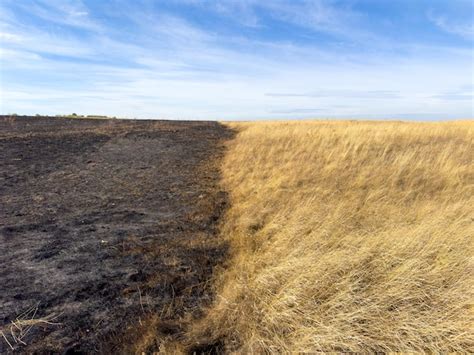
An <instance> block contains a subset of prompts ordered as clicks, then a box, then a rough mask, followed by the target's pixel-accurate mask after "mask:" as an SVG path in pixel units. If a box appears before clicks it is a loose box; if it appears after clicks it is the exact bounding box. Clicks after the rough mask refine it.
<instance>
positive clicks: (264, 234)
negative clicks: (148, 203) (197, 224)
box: [188, 121, 474, 353]
mask: <svg viewBox="0 0 474 355" xmlns="http://www.w3.org/2000/svg"><path fill="white" fill-rule="evenodd" d="M231 126H232V128H234V129H236V130H238V131H239V133H238V135H237V137H236V139H234V140H233V141H232V142H231V143H230V145H229V151H228V154H227V157H226V158H225V162H224V166H223V174H224V177H223V183H224V186H225V188H226V189H227V190H228V191H230V198H231V207H230V210H229V211H228V213H227V215H226V218H225V221H224V223H223V226H222V235H223V236H224V237H225V238H227V239H228V240H229V241H230V243H231V250H232V253H233V255H232V258H231V260H230V262H229V265H228V268H227V269H226V271H225V272H223V273H222V274H221V275H220V277H219V278H218V280H217V294H218V296H217V301H216V303H215V304H214V306H213V307H212V308H211V309H209V310H208V311H207V315H206V317H205V318H204V319H203V320H202V321H201V322H199V323H197V324H196V325H195V326H194V327H193V328H192V329H191V332H190V334H188V335H189V339H190V340H189V343H190V344H191V343H192V344H194V345H196V344H197V343H199V342H200V343H203V342H205V343H208V344H214V345H216V344H219V345H220V346H223V347H225V349H226V350H227V351H237V352H242V353H248V352H255V353H263V352H270V353H271V352H287V351H291V352H316V351H324V352H326V351H356V352H363V351H435V352H439V351H466V352H473V351H474V333H473V332H474V329H473V324H474V308H473V300H474V297H473V296H474V294H473V292H474V282H473V263H472V261H473V251H474V243H473V237H474V236H473V234H474V233H473V232H474V228H473V218H474V213H473V212H474V210H473V206H474V198H473V182H474V171H473V165H472V164H473V151H474V150H473V138H474V134H473V133H474V124H473V122H452V123H401V122H386V123H376V122H347V121H346V122H292V123H289V122H285V123H240V124H237V123H235V124H231ZM221 349H222V348H221Z"/></svg>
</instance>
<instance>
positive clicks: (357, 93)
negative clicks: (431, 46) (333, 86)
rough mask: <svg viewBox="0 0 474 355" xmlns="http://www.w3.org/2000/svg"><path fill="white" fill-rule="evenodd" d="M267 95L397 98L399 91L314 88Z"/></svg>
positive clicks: (267, 94)
mask: <svg viewBox="0 0 474 355" xmlns="http://www.w3.org/2000/svg"><path fill="white" fill-rule="evenodd" d="M265 96H269V97H276V98H278V97H314V98H318V97H336V98H358V99H398V98H400V93H399V92H397V91H390V90H369V91H361V90H316V91H312V92H311V93H266V94H265Z"/></svg>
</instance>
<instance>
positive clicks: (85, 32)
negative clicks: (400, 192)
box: [0, 0, 474, 120]
mask: <svg viewBox="0 0 474 355" xmlns="http://www.w3.org/2000/svg"><path fill="white" fill-rule="evenodd" d="M473 6H474V2H473V1H472V0H201V1H199V0H155V1H152V0H82V1H81V0H0V113H1V114H8V113H17V114H51V115H54V114H70V113H73V112H74V113H78V114H86V115H87V114H99V115H109V116H117V117H128V118H165V119H211V120H214V119H217V120H252V119H306V118H355V119H358V118H366V119H414V120H447V119H459V118H464V119H465V118H472V117H474V99H473V92H474V49H473V45H474V18H473V17H474V14H473V13H474V8H473Z"/></svg>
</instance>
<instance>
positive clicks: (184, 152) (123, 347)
mask: <svg viewBox="0 0 474 355" xmlns="http://www.w3.org/2000/svg"><path fill="white" fill-rule="evenodd" d="M231 137H232V132H231V131H229V130H228V129H226V128H225V127H223V126H222V125H220V124H219V123H216V122H184V121H183V122H176V121H131V120H130V121H128V120H86V119H67V118H48V117H39V118H38V117H0V249H1V250H0V288H1V292H0V329H1V331H2V332H3V334H0V353H5V352H9V351H12V349H11V348H12V347H13V349H14V350H15V351H20V352H25V353H50V352H54V353H56V352H59V353H91V352H100V353H117V352H132V351H145V352H151V351H155V350H157V349H158V348H159V345H160V339H163V337H173V336H175V337H179V335H180V332H182V331H183V329H182V321H181V320H182V319H183V317H188V318H189V317H191V318H192V317H194V318H195V317H199V315H200V309H201V307H202V306H205V305H206V304H208V303H209V302H210V301H211V299H212V293H211V291H210V285H209V280H210V277H211V276H212V272H213V269H214V268H215V267H216V266H217V265H219V264H220V263H221V262H222V261H223V260H224V258H225V255H226V250H227V248H226V245H225V244H224V243H223V242H221V241H220V240H219V239H218V237H217V223H218V221H219V217H220V216H221V215H222V213H223V212H224V210H225V208H226V203H227V200H226V194H225V192H223V191H221V189H220V187H219V179H220V176H219V160H220V159H221V157H222V155H223V152H224V142H225V141H226V140H227V139H230V138H231Z"/></svg>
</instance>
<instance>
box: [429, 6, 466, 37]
mask: <svg viewBox="0 0 474 355" xmlns="http://www.w3.org/2000/svg"><path fill="white" fill-rule="evenodd" d="M473 11H474V6H473V8H472V9H471V18H470V21H469V22H467V21H466V22H464V23H459V22H458V21H453V20H452V19H448V18H446V17H445V16H444V15H441V14H436V13H434V11H429V12H428V15H427V16H428V18H429V20H430V21H431V22H432V23H433V24H435V25H436V26H437V27H438V28H440V29H441V30H443V31H445V32H447V33H451V34H454V35H457V36H461V37H463V38H465V39H469V40H474V22H473V20H474V17H473V15H472V12H473Z"/></svg>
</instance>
